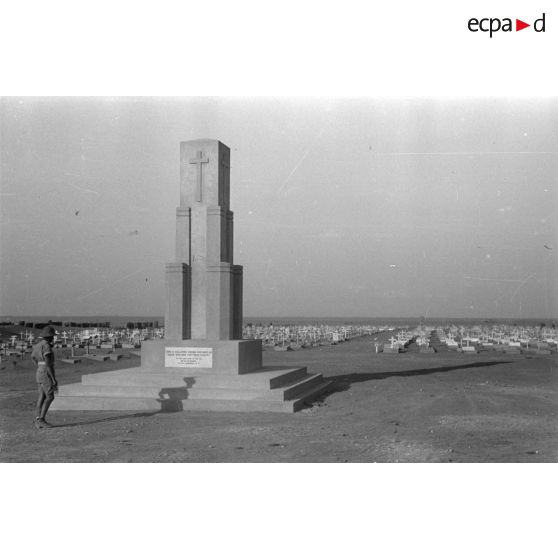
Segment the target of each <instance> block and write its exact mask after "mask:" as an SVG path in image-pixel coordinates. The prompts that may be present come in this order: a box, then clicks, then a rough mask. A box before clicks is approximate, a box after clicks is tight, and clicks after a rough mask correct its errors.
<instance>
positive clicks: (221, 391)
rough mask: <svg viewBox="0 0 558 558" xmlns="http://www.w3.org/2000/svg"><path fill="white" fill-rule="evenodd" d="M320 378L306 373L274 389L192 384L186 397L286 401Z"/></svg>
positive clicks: (310, 386) (317, 382) (318, 381)
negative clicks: (301, 377) (302, 376)
mask: <svg viewBox="0 0 558 558" xmlns="http://www.w3.org/2000/svg"><path fill="white" fill-rule="evenodd" d="M321 379H322V376H321V374H313V375H311V376H310V375H308V376H306V377H305V378H303V379H302V380H300V379H297V380H295V381H294V382H292V383H291V384H288V385H286V386H285V385H283V386H280V387H277V388H274V389H265V388H260V389H257V388H256V389H255V388H254V387H253V386H242V387H239V388H238V389H234V388H217V387H205V388H204V387H198V385H197V384H194V386H193V387H192V388H190V389H189V390H188V399H234V400H239V399H246V400H256V399H266V400H270V401H271V400H273V401H287V400H289V399H294V398H295V397H296V396H297V395H299V394H300V393H304V392H307V391H308V390H310V389H311V388H312V387H314V386H317V385H318V384H320V383H321Z"/></svg>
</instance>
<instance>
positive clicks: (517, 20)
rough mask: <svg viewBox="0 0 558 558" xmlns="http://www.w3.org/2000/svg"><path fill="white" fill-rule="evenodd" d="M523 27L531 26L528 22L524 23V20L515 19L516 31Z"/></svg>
mask: <svg viewBox="0 0 558 558" xmlns="http://www.w3.org/2000/svg"><path fill="white" fill-rule="evenodd" d="M525 27H531V25H530V24H529V23H525V22H524V21H521V20H520V19H516V20H515V30H516V31H521V30H522V29H525Z"/></svg>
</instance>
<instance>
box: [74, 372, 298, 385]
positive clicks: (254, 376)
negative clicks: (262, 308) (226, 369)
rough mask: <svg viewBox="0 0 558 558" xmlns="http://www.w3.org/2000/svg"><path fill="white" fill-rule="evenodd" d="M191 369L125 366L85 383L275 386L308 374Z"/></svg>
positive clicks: (85, 379)
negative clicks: (218, 372) (169, 371)
mask: <svg viewBox="0 0 558 558" xmlns="http://www.w3.org/2000/svg"><path fill="white" fill-rule="evenodd" d="M188 374H189V373H188V372H178V373H177V372H173V373H164V372H160V371H155V370H153V371H148V370H145V369H143V368H124V369H122V370H114V371H110V372H99V373H97V374H86V375H84V376H82V383H83V384H85V385H105V386H153V387H157V386H159V387H183V386H185V385H191V384H193V385H195V386H196V387H214V388H228V387H230V388H244V389H273V388H276V387H279V386H282V385H287V384H290V383H291V382H293V381H294V380H297V379H302V378H304V377H305V376H306V374H307V373H306V367H301V368H276V367H264V368H262V369H260V370H258V371H256V372H250V373H247V374H212V373H209V372H205V373H199V372H196V373H195V374H196V375H195V376H193V375H188Z"/></svg>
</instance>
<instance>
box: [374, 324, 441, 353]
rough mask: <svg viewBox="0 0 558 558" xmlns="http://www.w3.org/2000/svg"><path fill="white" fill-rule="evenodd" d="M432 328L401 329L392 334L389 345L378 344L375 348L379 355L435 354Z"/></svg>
mask: <svg viewBox="0 0 558 558" xmlns="http://www.w3.org/2000/svg"><path fill="white" fill-rule="evenodd" d="M432 331H433V329H432V328H427V327H424V326H418V327H416V328H414V329H408V328H404V329H400V330H399V331H397V332H395V333H393V334H392V336H391V337H390V338H389V339H388V341H389V343H384V344H381V343H378V342H376V343H375V344H374V345H375V348H376V352H377V353H386V354H399V353H405V352H409V351H414V352H419V353H426V354H429V353H434V352H436V351H435V350H434V347H433V346H432Z"/></svg>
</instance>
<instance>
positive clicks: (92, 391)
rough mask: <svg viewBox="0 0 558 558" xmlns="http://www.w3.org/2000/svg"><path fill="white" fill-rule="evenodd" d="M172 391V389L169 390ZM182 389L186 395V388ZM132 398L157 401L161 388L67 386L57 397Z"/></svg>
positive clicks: (61, 387) (60, 390)
mask: <svg viewBox="0 0 558 558" xmlns="http://www.w3.org/2000/svg"><path fill="white" fill-rule="evenodd" d="M171 389H172V388H171ZM174 389H184V391H185V393H186V394H187V388H186V387H185V386H184V388H174ZM82 396H83V397H132V398H138V397H139V398H150V399H158V398H159V397H160V396H161V388H160V387H158V386H124V385H123V386H115V385H109V386H103V385H88V384H68V385H65V386H60V389H59V392H58V397H82Z"/></svg>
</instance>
